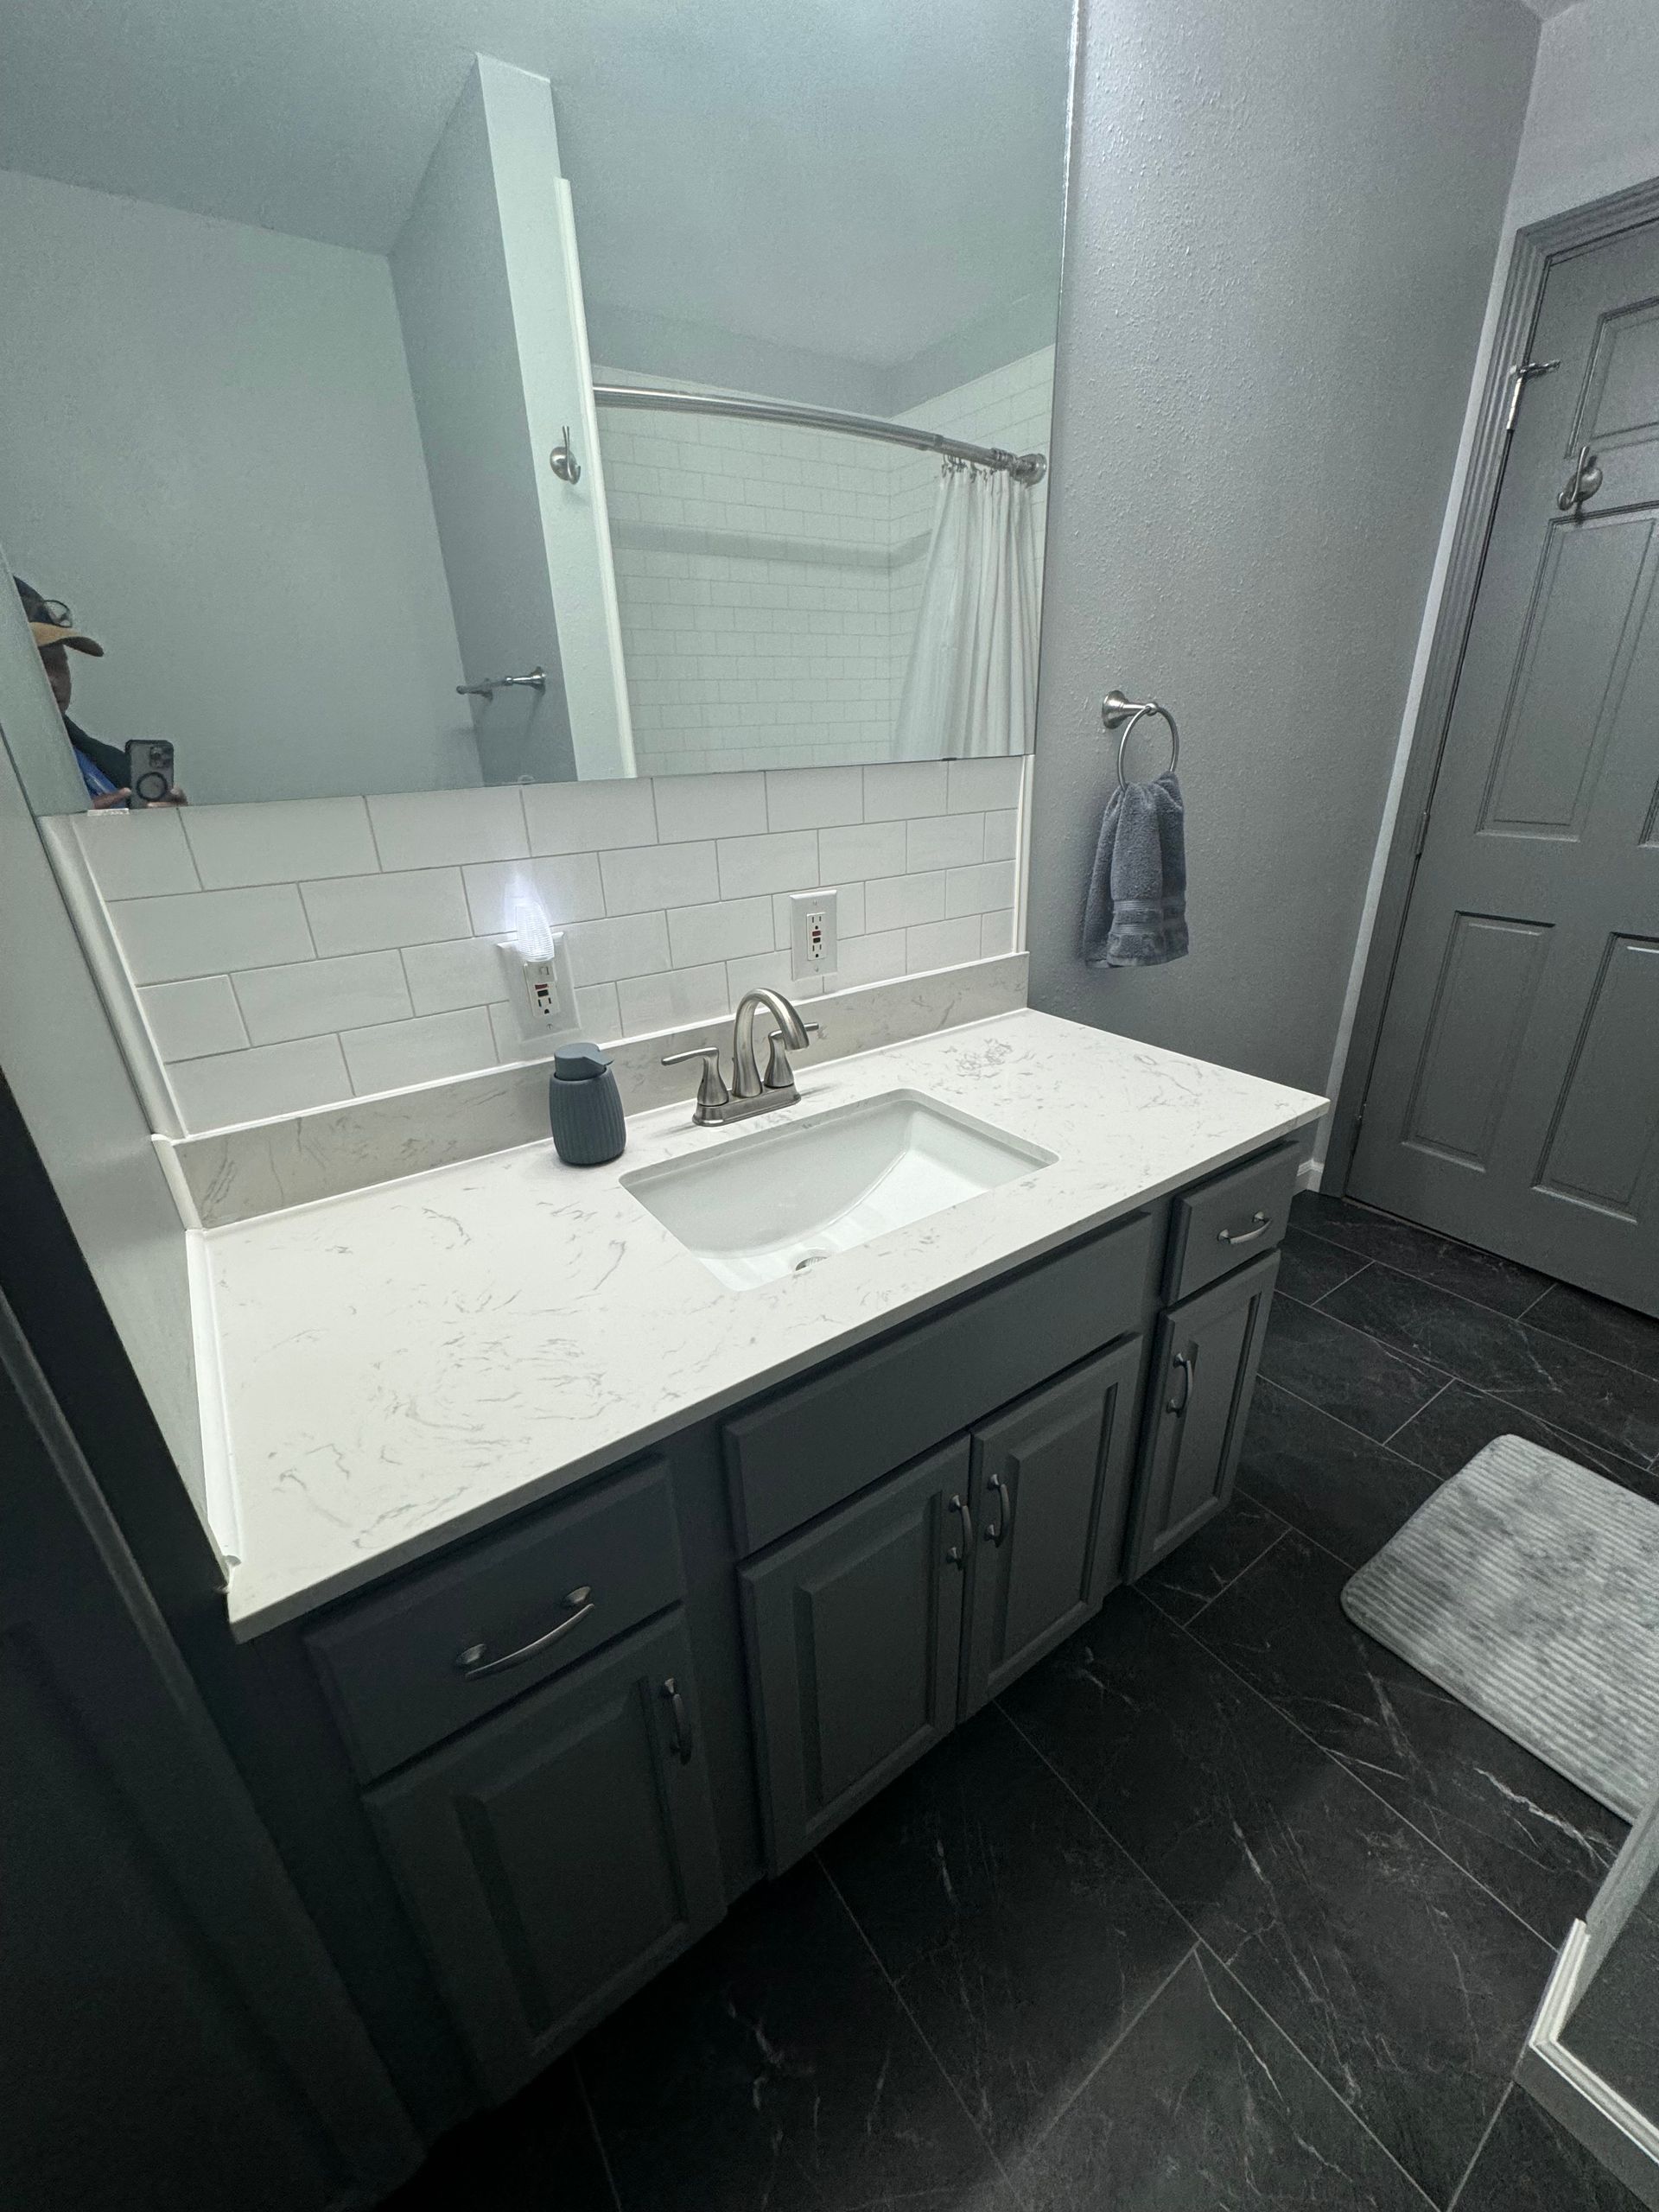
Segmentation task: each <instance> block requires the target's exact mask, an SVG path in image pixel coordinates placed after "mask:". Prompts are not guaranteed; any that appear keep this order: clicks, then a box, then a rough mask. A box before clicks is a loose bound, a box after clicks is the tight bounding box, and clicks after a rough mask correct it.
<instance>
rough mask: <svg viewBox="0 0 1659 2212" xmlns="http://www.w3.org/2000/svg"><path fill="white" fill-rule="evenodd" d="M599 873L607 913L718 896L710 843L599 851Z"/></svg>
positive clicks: (717, 873)
mask: <svg viewBox="0 0 1659 2212" xmlns="http://www.w3.org/2000/svg"><path fill="white" fill-rule="evenodd" d="M599 872H600V876H601V881H602V883H603V887H604V893H605V912H607V914H640V913H644V912H645V911H646V909H647V908H649V907H652V906H697V905H699V904H701V903H702V900H704V899H718V898H719V896H720V871H719V869H718V868H716V867H715V848H714V846H713V844H712V843H711V842H703V843H701V844H692V845H635V846H632V847H630V848H629V849H627V850H626V851H624V852H620V853H601V855H600V856H599Z"/></svg>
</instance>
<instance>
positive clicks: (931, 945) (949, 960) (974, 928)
mask: <svg viewBox="0 0 1659 2212" xmlns="http://www.w3.org/2000/svg"><path fill="white" fill-rule="evenodd" d="M979 934H980V932H979V916H978V915H977V914H963V915H962V916H960V917H959V918H957V919H956V920H955V921H949V922H924V923H922V924H921V925H920V926H919V927H918V928H916V929H911V930H906V932H905V938H906V944H905V965H906V968H907V969H909V970H910V972H911V974H912V976H913V975H916V974H918V973H919V972H921V971H922V970H925V969H929V968H956V967H959V966H960V965H961V964H962V963H963V962H964V961H967V960H977V959H978V957H979Z"/></svg>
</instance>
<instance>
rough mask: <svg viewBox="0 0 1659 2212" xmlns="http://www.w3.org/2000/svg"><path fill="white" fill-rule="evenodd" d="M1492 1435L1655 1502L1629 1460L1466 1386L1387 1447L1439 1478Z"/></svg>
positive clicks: (1655, 1490)
mask: <svg viewBox="0 0 1659 2212" xmlns="http://www.w3.org/2000/svg"><path fill="white" fill-rule="evenodd" d="M1495 1436H1524V1437H1525V1438H1526V1439H1527V1440H1528V1442H1529V1443H1530V1444H1541V1445H1542V1446H1544V1448H1545V1449H1546V1451H1549V1452H1560V1454H1561V1457H1562V1458H1563V1459H1576V1460H1577V1461H1578V1463H1579V1465H1580V1466H1584V1467H1593V1468H1594V1469H1595V1471H1596V1472H1597V1473H1598V1474H1599V1475H1610V1476H1611V1478H1612V1479H1613V1480H1614V1481H1615V1482H1618V1483H1623V1484H1624V1486H1625V1488H1626V1489H1627V1490H1633V1491H1637V1492H1639V1494H1640V1495H1641V1496H1642V1497H1651V1498H1655V1499H1659V1476H1655V1475H1653V1474H1650V1473H1649V1471H1648V1470H1647V1469H1646V1468H1644V1467H1641V1466H1638V1465H1637V1463H1636V1461H1635V1460H1633V1459H1621V1458H1620V1456H1619V1455H1618V1452H1608V1451H1605V1450H1604V1449H1603V1448H1602V1446H1599V1445H1597V1444H1592V1443H1589V1442H1588V1441H1587V1440H1586V1439H1585V1438H1584V1437H1582V1436H1569V1435H1568V1434H1567V1432H1566V1431H1565V1430H1564V1429H1560V1428H1552V1427H1551V1426H1550V1425H1549V1423H1548V1421H1535V1420H1534V1418H1533V1416H1532V1415H1531V1414H1528V1413H1522V1410H1521V1408H1520V1407H1519V1406H1510V1405H1506V1404H1505V1403H1504V1402H1503V1399H1502V1398H1495V1397H1493V1396H1492V1395H1491V1393H1490V1392H1489V1391H1485V1390H1475V1389H1471V1388H1470V1386H1469V1385H1468V1384H1467V1383H1448V1384H1447V1385H1446V1389H1444V1390H1442V1391H1441V1393H1440V1396H1439V1397H1438V1398H1435V1399H1434V1400H1433V1401H1432V1402H1430V1403H1429V1404H1428V1405H1427V1406H1425V1407H1424V1408H1423V1410H1422V1412H1421V1413H1420V1414H1417V1415H1416V1417H1415V1418H1414V1420H1412V1421H1408V1422H1407V1423H1406V1425H1405V1427H1403V1428H1402V1429H1399V1430H1396V1432H1395V1434H1394V1435H1393V1436H1391V1437H1390V1438H1389V1450H1390V1451H1391V1452H1398V1453H1400V1454H1401V1456H1402V1458H1404V1459H1412V1460H1414V1461H1416V1463H1417V1464H1418V1465H1420V1466H1422V1467H1426V1468H1427V1469H1428V1470H1429V1471H1430V1472H1431V1473H1433V1474H1434V1475H1437V1476H1439V1477H1441V1478H1444V1477H1446V1476H1447V1475H1455V1474H1456V1473H1457V1471H1458V1470H1459V1468H1460V1467H1466V1466H1467V1465H1468V1464H1469V1462H1470V1461H1471V1459H1473V1458H1474V1456H1475V1454H1476V1452H1479V1451H1481V1450H1483V1449H1484V1446H1487V1445H1488V1444H1490V1443H1491V1440H1492V1439H1493V1438H1494V1437H1495ZM1269 1502H1271V1501H1269Z"/></svg>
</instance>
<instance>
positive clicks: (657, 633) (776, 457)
mask: <svg viewBox="0 0 1659 2212" xmlns="http://www.w3.org/2000/svg"><path fill="white" fill-rule="evenodd" d="M1053 368H1054V349H1053V347H1052V346H1045V347H1043V348H1042V349H1041V350H1040V351H1039V352H1037V353H1030V354H1027V355H1026V356H1025V357H1024V358H1023V359H1020V360H1017V361H1012V362H1010V363H1008V364H1007V366H1005V367H1003V368H1000V369H996V370H994V371H993V372H991V373H990V374H989V375H988V376H983V377H979V378H976V379H975V380H974V381H973V382H971V383H969V384H965V385H958V386H957V388H956V389H955V390H954V391H947V392H944V393H941V394H940V395H939V396H938V397H936V398H933V399H930V400H928V401H927V402H926V403H925V404H924V405H922V406H919V407H916V408H912V410H910V411H909V412H908V413H907V414H906V415H904V416H900V417H899V419H900V420H901V421H903V422H906V423H915V424H917V425H918V426H919V427H920V428H922V429H932V430H942V431H945V432H947V433H948V434H949V435H951V436H953V437H960V438H968V439H971V440H972V441H974V442H976V443H977V444H981V445H994V446H1004V447H1007V448H1008V449H1009V450H1010V451H1013V452H1019V453H1024V452H1028V451H1031V450H1033V448H1034V449H1036V450H1037V451H1039V452H1046V450H1047V448H1048V435H1049V392H1050V387H1051V385H1052V379H1053ZM596 373H597V374H598V376H599V378H600V381H601V383H603V382H607V381H608V382H615V381H617V380H618V379H617V377H616V373H615V372H613V371H608V370H605V369H601V370H599V371H598V372H596ZM600 443H601V449H602V451H603V454H604V457H605V482H606V490H607V499H608V501H609V505H610V512H611V530H612V537H613V543H614V548H615V557H616V586H617V600H618V605H619V608H620V614H621V620H622V643H623V652H624V657H625V659H626V664H627V670H628V698H629V703H630V706H631V708H632V716H633V736H634V747H635V752H636V754H637V756H638V759H639V767H640V771H641V772H642V773H646V774H666V773H673V772H677V771H681V770H685V769H688V768H690V767H692V766H704V767H713V768H725V769H741V768H753V767H760V766H767V765H772V764H775V763H777V762H779V761H780V760H787V761H789V762H791V763H793V764H796V765H798V766H803V767H808V766H827V765H831V764H834V763H837V762H849V763H850V762H856V761H859V760H869V759H871V758H872V756H878V757H879V756H880V754H881V753H883V752H885V751H886V750H887V743H888V739H889V735H890V733H891V731H892V729H893V721H894V718H895V716H896V715H897V713H898V709H899V696H900V694H901V692H902V690H903V687H904V679H905V669H906V663H907V661H908V659H909V655H910V644H911V638H912V632H913V631H914V628H915V623H916V611H917V607H918V603H919V601H920V596H921V587H922V574H923V569H924V568H925V563H926V558H927V548H928V541H929V537H930V535H931V529H932V522H933V510H934V505H935V502H936V500H937V498H938V477H939V463H938V460H937V459H935V458H934V457H933V456H932V455H931V454H919V453H912V452H911V451H909V450H908V449H907V448H905V447H903V446H887V445H877V444H874V443H871V442H867V441H863V440H860V439H854V438H843V437H830V436H826V435H824V434H823V432H821V431H816V430H804V429H793V428H791V427H789V426H787V425H779V424H776V423H748V422H741V421H737V420H734V419H726V418H721V417H716V416H710V417H708V418H700V417H698V416H690V415H671V414H641V413H634V412H632V411H630V412H626V413H624V412H623V411H621V410H603V411H601V416H600ZM1034 499H1035V505H1036V512H1035V516H1034V521H1035V525H1036V531H1037V542H1038V544H1039V546H1040V545H1041V543H1042V529H1043V516H1044V493H1043V489H1042V488H1041V487H1039V489H1038V491H1037V492H1036V493H1035V494H1034Z"/></svg>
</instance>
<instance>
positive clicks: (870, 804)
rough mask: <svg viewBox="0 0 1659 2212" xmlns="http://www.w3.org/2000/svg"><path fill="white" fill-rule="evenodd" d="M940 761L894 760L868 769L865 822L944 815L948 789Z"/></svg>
mask: <svg viewBox="0 0 1659 2212" xmlns="http://www.w3.org/2000/svg"><path fill="white" fill-rule="evenodd" d="M944 770H945V763H944V761H943V760H895V761H893V762H890V763H886V764H883V765H882V766H871V767H867V768H865V769H864V770H863V777H864V819H865V820H866V821H867V822H900V821H904V820H906V819H907V818H908V817H910V816H911V815H913V814H944V813H946V812H948V811H949V809H948V806H947V804H946V792H947V786H946V784H945V779H944Z"/></svg>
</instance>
